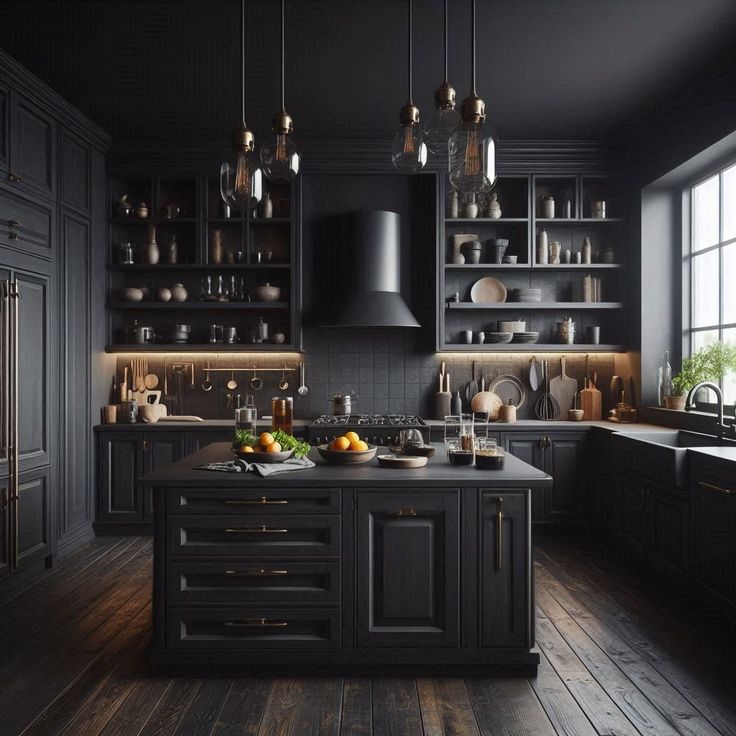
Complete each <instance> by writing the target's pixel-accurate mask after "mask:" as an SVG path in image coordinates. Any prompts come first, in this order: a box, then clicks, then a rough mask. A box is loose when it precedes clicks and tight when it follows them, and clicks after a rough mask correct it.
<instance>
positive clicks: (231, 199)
mask: <svg viewBox="0 0 736 736" xmlns="http://www.w3.org/2000/svg"><path fill="white" fill-rule="evenodd" d="M253 149H254V140H253V134H252V133H251V132H250V131H249V130H248V128H247V127H246V126H245V123H243V125H242V126H241V127H240V128H239V130H238V132H237V134H236V140H235V150H234V151H233V152H232V153H231V154H230V156H228V157H227V159H225V161H223V162H222V164H221V165H220V195H221V196H222V199H223V201H224V202H225V204H226V205H228V207H232V208H233V209H236V210H240V211H245V210H247V209H252V208H253V207H255V206H256V205H257V204H258V202H260V200H261V197H262V196H263V173H262V171H261V169H260V167H259V165H258V157H257V156H256V154H255V151H254V150H253Z"/></svg>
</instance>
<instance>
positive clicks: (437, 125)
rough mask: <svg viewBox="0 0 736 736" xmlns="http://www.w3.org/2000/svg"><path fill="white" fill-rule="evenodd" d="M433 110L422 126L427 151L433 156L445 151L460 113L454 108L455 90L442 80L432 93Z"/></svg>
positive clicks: (458, 120)
mask: <svg viewBox="0 0 736 736" xmlns="http://www.w3.org/2000/svg"><path fill="white" fill-rule="evenodd" d="M434 104H435V110H434V112H433V113H432V114H431V115H430V116H429V119H428V120H427V122H426V124H425V126H424V139H425V141H426V142H427V148H428V149H429V152H430V153H432V154H434V155H435V156H436V155H437V154H440V153H447V144H448V143H449V142H450V136H451V135H452V133H453V132H454V130H455V128H457V126H458V125H460V113H459V112H458V111H457V110H456V109H455V90H454V89H453V88H452V87H451V86H450V84H449V83H448V82H443V83H442V84H441V85H440V86H439V87H438V89H437V91H436V92H435V93H434Z"/></svg>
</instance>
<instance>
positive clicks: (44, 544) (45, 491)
mask: <svg viewBox="0 0 736 736" xmlns="http://www.w3.org/2000/svg"><path fill="white" fill-rule="evenodd" d="M51 472H52V471H51V468H50V467H45V468H38V469H36V470H31V471H29V472H27V473H22V474H21V476H20V478H19V481H18V493H19V498H18V501H17V503H18V527H17V528H18V531H17V540H16V541H15V542H14V543H15V544H16V549H17V555H18V561H17V562H18V567H20V568H23V567H25V566H28V565H30V564H31V563H33V562H36V561H38V560H43V559H45V558H47V557H48V556H49V555H50V554H51V482H52V476H51Z"/></svg>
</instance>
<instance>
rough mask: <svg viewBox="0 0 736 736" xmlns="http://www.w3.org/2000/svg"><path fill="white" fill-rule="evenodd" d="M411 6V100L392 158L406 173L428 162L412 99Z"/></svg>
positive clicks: (403, 110) (402, 115) (402, 113)
mask: <svg viewBox="0 0 736 736" xmlns="http://www.w3.org/2000/svg"><path fill="white" fill-rule="evenodd" d="M408 7H409V63H408V72H409V100H408V101H407V103H406V104H405V105H404V106H403V107H402V108H401V111H400V112H399V121H400V123H401V127H400V128H399V131H398V133H396V135H395V136H394V140H393V142H392V144H391V160H392V161H393V164H394V166H395V167H396V168H397V169H398V170H399V171H402V172H404V173H405V174H414V173H416V172H417V171H420V170H421V169H423V168H424V165H425V164H426V163H427V146H426V144H425V143H424V131H423V130H422V128H421V126H420V125H419V108H418V107H417V106H416V105H415V104H414V101H413V100H412V35H411V0H408Z"/></svg>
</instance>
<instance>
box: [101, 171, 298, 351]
mask: <svg viewBox="0 0 736 736" xmlns="http://www.w3.org/2000/svg"><path fill="white" fill-rule="evenodd" d="M265 190H266V191H268V192H269V194H270V197H271V201H272V204H273V217H270V218H265V217H259V216H258V215H259V213H258V211H257V210H256V211H251V212H247V213H241V212H232V213H228V212H227V211H226V210H225V207H224V203H223V202H222V199H221V197H220V192H219V181H218V178H217V176H213V175H212V174H211V172H207V173H202V172H200V173H197V172H194V173H192V174H190V175H180V174H177V175H171V176H170V175H167V174H161V173H157V174H151V175H149V174H145V175H141V176H123V177H115V176H113V177H111V178H110V180H109V191H108V195H109V208H110V209H109V216H108V259H107V264H108V265H107V294H108V299H107V328H108V345H107V348H106V349H107V351H108V352H124V351H172V352H176V351H185V352H198V351H208V352H209V351H212V350H216V351H218V352H219V351H224V352H231V351H236V352H237V351H241V352H249V351H255V352H261V351H274V350H275V351H282V352H286V351H296V350H300V349H301V341H300V330H299V319H300V313H299V304H300V288H301V281H300V279H301V276H300V270H301V268H300V267H301V263H300V249H299V239H300V236H301V230H300V227H301V220H300V218H301V199H300V197H301V193H300V187H299V182H298V180H297V181H296V182H294V183H292V184H288V183H286V184H274V183H266V185H265ZM122 194H128V195H129V201H130V202H131V204H132V205H133V208H134V209H133V212H132V214H131V215H130V216H123V215H121V213H120V210H119V207H118V201H119V198H120V197H121V195H122ZM140 202H145V203H146V205H147V206H148V210H149V216H148V217H145V218H141V217H138V216H137V212H136V210H137V207H138V205H139V203H140ZM172 205H173V207H172ZM169 215H173V216H169ZM151 226H153V227H155V229H156V242H157V243H158V246H159V251H160V259H159V262H158V263H157V264H155V265H152V264H149V263H147V262H146V261H145V245H146V243H147V242H148V237H149V230H150V228H151ZM216 230H219V231H220V233H221V237H222V242H223V251H224V252H223V257H222V262H221V263H215V262H213V260H212V250H211V242H212V238H213V233H214V231H216ZM172 237H174V238H175V239H176V242H177V246H178V257H177V260H176V262H175V263H171V262H169V257H168V256H169V242H170V240H171V238H172ZM124 242H132V243H133V244H134V245H135V252H134V263H132V264H127V263H122V262H121V259H120V252H121V248H120V246H121V244H122V243H124ZM208 281H209V283H210V284H211V288H212V291H213V292H215V293H217V292H218V291H219V286H220V283H222V288H223V291H225V292H227V300H226V301H215V300H214V299H213V300H211V301H208V300H205V299H204V294H205V292H206V290H207V283H208ZM265 283H269V284H271V285H272V286H278V287H280V288H281V298H280V299H279V300H278V301H272V302H261V301H255V300H254V299H252V298H251V296H250V293H251V292H252V291H253V290H254V288H255V287H256V286H258V285H261V284H265ZM174 284H183V285H184V287H185V288H186V289H187V292H188V296H187V300H186V301H185V302H174V301H168V302H167V301H159V300H157V293H158V290H159V289H160V288H162V287H167V288H171V286H173V285H174ZM125 287H138V288H143V289H144V290H145V292H146V295H145V297H144V300H143V301H140V302H131V301H125V300H124V299H122V298H121V296H120V295H121V293H122V289H124V288H125ZM233 287H234V288H233ZM231 292H232V293H231ZM215 314H217V317H215ZM259 318H263V320H264V321H265V322H267V323H268V326H269V335H270V340H271V341H269V342H266V343H255V342H254V339H255V337H254V336H255V328H256V325H257V324H258V322H259ZM135 322H137V323H138V324H150V325H151V326H152V327H153V328H154V331H155V333H156V335H157V341H156V343H153V344H144V345H140V344H137V343H134V342H131V341H130V340H129V337H128V329H127V328H128V327H129V326H130V325H132V324H133V323H135ZM213 322H217V323H218V324H223V325H224V326H225V327H228V326H234V327H236V328H237V331H238V336H239V342H238V343H236V344H235V345H227V344H223V343H215V344H211V343H209V339H208V338H209V325H210V324H211V323H213ZM180 323H186V324H190V325H191V327H192V337H191V339H190V342H188V343H185V344H176V343H173V342H171V340H170V335H171V333H172V332H173V331H174V326H175V325H177V324H180ZM276 333H282V334H283V335H284V336H285V340H284V342H283V343H275V342H273V341H272V339H273V335H274V334H276Z"/></svg>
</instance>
